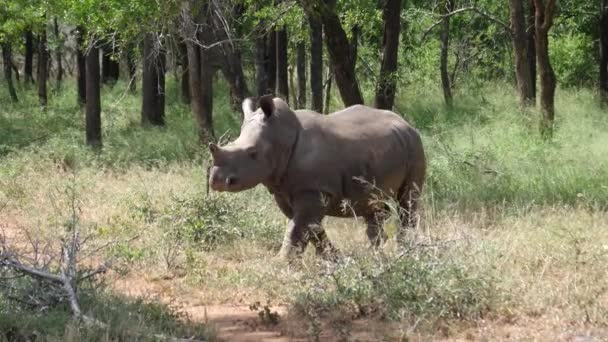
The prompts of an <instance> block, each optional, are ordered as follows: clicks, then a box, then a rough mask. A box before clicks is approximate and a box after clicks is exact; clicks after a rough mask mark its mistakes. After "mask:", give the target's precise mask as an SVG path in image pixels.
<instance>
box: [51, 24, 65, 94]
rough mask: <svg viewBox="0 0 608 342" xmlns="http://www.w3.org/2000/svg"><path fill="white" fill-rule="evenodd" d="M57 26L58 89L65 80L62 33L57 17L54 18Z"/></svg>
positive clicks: (55, 26)
mask: <svg viewBox="0 0 608 342" xmlns="http://www.w3.org/2000/svg"><path fill="white" fill-rule="evenodd" d="M53 24H54V28H55V39H57V47H56V48H55V59H56V60H57V61H56V62H55V63H57V89H59V88H61V81H62V80H63V63H62V61H61V58H62V56H61V46H62V44H63V42H62V39H61V35H60V32H59V24H58V23H57V17H55V18H54V19H53Z"/></svg>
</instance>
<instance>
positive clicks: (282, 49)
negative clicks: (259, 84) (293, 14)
mask: <svg viewBox="0 0 608 342" xmlns="http://www.w3.org/2000/svg"><path fill="white" fill-rule="evenodd" d="M287 68H288V61H287V29H286V28H281V29H280V30H278V31H277V93H278V94H279V96H282V97H283V98H284V99H285V101H287V102H289V74H288V72H287Z"/></svg>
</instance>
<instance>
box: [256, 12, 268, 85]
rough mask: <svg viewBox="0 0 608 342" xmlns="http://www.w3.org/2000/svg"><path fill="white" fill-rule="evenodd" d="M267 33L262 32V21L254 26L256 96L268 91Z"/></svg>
mask: <svg viewBox="0 0 608 342" xmlns="http://www.w3.org/2000/svg"><path fill="white" fill-rule="evenodd" d="M267 41H268V35H267V34H266V33H264V23H263V22H260V24H258V27H257V28H256V38H255V80H256V93H257V96H258V97H260V96H263V95H265V94H267V93H268V65H267V64H268V58H267V56H266V42H267Z"/></svg>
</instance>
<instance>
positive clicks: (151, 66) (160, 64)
mask: <svg viewBox="0 0 608 342" xmlns="http://www.w3.org/2000/svg"><path fill="white" fill-rule="evenodd" d="M159 39H160V38H159V36H158V34H156V33H147V34H146V35H145V37H144V49H143V58H142V61H143V75H142V86H141V87H142V91H143V98H142V106H141V123H142V125H144V126H146V125H152V126H164V125H165V63H166V62H165V52H164V51H163V48H162V46H161V44H160V43H159V41H158V40H159Z"/></svg>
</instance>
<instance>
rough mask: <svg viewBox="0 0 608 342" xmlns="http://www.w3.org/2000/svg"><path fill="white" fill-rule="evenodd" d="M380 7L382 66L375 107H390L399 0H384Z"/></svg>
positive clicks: (397, 40)
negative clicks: (382, 31) (382, 28)
mask: <svg viewBox="0 0 608 342" xmlns="http://www.w3.org/2000/svg"><path fill="white" fill-rule="evenodd" d="M385 1H386V2H385V3H384V8H383V9H382V17H383V20H384V42H383V52H382V66H381V67H380V77H379V79H378V86H377V87H376V107H377V108H381V109H389V110H390V109H392V108H393V104H394V102H395V90H396V89H395V88H396V84H397V81H396V79H395V72H396V71H397V57H398V53H399V33H400V31H401V20H400V14H401V0H385Z"/></svg>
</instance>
